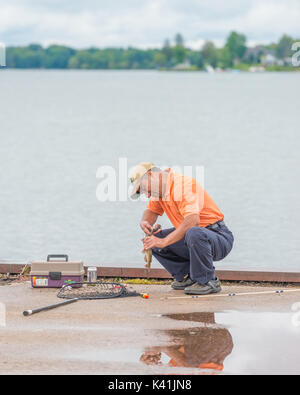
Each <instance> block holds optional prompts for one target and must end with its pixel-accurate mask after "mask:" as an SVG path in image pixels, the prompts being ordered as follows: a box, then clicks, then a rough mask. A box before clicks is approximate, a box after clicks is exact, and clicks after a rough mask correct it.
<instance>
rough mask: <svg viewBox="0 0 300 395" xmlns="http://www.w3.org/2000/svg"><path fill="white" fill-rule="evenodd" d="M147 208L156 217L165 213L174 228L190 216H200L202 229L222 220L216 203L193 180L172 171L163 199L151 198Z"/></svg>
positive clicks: (222, 217)
mask: <svg viewBox="0 0 300 395" xmlns="http://www.w3.org/2000/svg"><path fill="white" fill-rule="evenodd" d="M147 208H148V209H149V210H151V211H152V212H154V213H156V214H158V215H163V214H164V213H166V214H167V216H168V217H169V219H170V221H171V222H172V224H173V225H174V227H175V228H178V226H179V225H180V224H181V223H182V222H183V220H184V218H185V217H187V216H189V215H191V214H199V215H200V226H202V227H206V226H208V225H211V224H213V223H215V222H217V221H222V220H223V219H224V215H223V214H222V213H221V211H220V209H219V208H218V206H217V205H216V203H215V202H214V201H213V199H212V198H211V197H210V196H209V194H208V193H207V192H206V191H205V189H204V188H202V187H201V185H200V184H199V183H198V182H197V181H196V180H195V179H194V178H192V177H188V176H184V175H183V174H180V173H177V172H175V171H172V170H170V173H169V177H168V181H167V185H166V192H165V194H164V196H163V198H159V199H158V198H153V197H152V198H151V199H150V201H149V203H148V206H147Z"/></svg>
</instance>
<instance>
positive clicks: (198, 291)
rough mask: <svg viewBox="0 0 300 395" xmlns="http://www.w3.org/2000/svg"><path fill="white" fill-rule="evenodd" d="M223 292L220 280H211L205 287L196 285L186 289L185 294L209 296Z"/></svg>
mask: <svg viewBox="0 0 300 395" xmlns="http://www.w3.org/2000/svg"><path fill="white" fill-rule="evenodd" d="M221 291H222V288H221V283H220V280H219V279H218V278H215V279H214V280H211V281H209V282H208V283H206V284H204V285H201V284H199V283H195V284H193V285H191V286H189V287H186V288H185V289H184V293H185V294H187V295H209V294H215V293H218V292H221Z"/></svg>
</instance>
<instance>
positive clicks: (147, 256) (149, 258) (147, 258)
mask: <svg viewBox="0 0 300 395" xmlns="http://www.w3.org/2000/svg"><path fill="white" fill-rule="evenodd" d="M160 229H161V226H160V225H156V226H155V227H154V228H153V229H152V232H151V233H149V234H147V233H145V237H148V236H152V235H153V233H155V232H157V231H158V230H160ZM145 261H146V265H145V268H146V269H147V270H148V271H149V270H150V269H151V263H152V249H151V248H150V249H149V250H146V251H145Z"/></svg>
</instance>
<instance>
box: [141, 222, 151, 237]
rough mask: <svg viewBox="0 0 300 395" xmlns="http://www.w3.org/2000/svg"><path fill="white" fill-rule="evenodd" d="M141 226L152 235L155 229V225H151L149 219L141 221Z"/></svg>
mask: <svg viewBox="0 0 300 395" xmlns="http://www.w3.org/2000/svg"><path fill="white" fill-rule="evenodd" d="M140 226H141V228H142V230H143V232H144V233H146V234H147V235H150V234H151V233H152V231H153V227H152V226H151V225H150V223H149V222H148V221H141V223H140Z"/></svg>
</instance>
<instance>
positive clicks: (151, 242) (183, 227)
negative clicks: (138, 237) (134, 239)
mask: <svg viewBox="0 0 300 395" xmlns="http://www.w3.org/2000/svg"><path fill="white" fill-rule="evenodd" d="M199 225H200V215H199V214H191V215H189V216H188V217H185V218H184V220H183V222H182V223H181V224H180V226H179V227H178V228H177V229H176V230H174V232H171V233H170V234H169V235H168V236H167V237H165V238H163V239H160V238H158V237H156V236H150V237H146V238H145V240H144V249H145V250H148V249H150V248H154V247H158V248H165V247H167V246H168V245H170V244H173V243H176V242H177V241H179V240H181V239H183V238H184V236H185V234H186V232H187V231H188V229H190V228H193V227H194V226H199Z"/></svg>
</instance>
